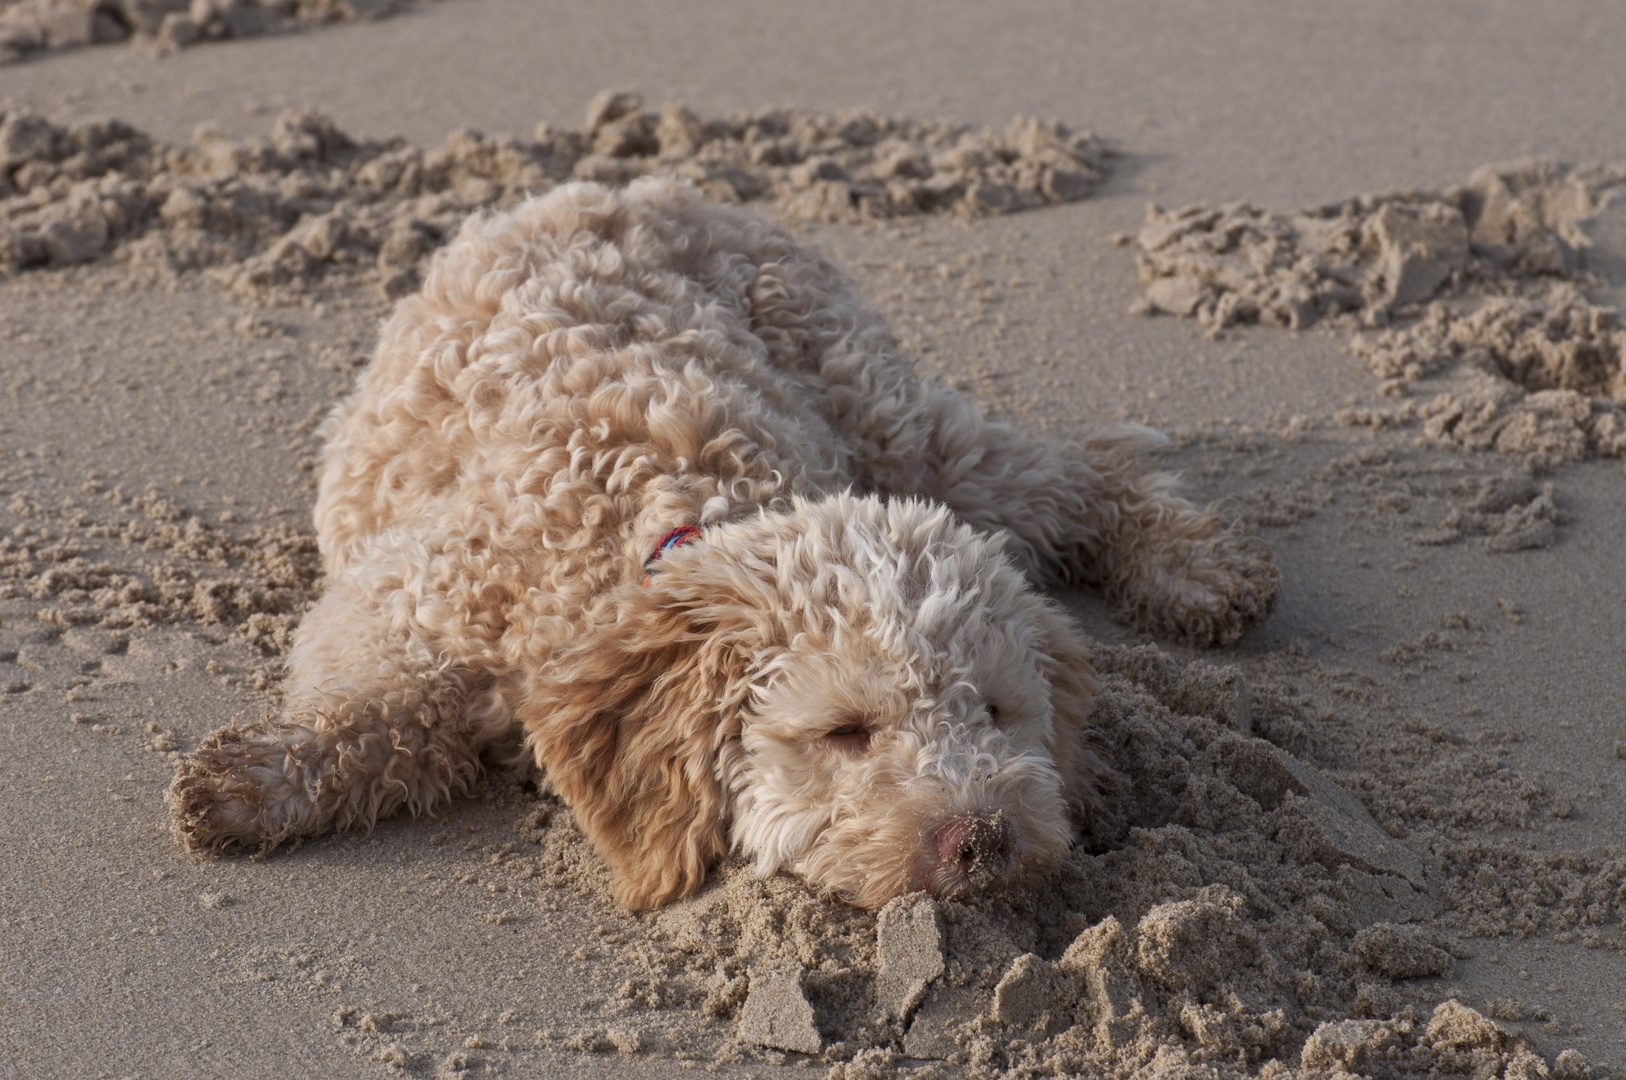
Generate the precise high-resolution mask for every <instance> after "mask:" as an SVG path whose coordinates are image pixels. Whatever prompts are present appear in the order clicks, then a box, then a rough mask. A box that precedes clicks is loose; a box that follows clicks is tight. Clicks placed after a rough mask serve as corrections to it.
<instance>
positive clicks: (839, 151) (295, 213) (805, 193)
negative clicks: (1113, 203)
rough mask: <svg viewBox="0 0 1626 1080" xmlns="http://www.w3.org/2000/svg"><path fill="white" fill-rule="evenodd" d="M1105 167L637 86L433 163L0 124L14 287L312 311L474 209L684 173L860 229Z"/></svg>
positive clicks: (742, 198)
mask: <svg viewBox="0 0 1626 1080" xmlns="http://www.w3.org/2000/svg"><path fill="white" fill-rule="evenodd" d="M1107 156H1108V155H1107V152H1106V151H1105V150H1104V149H1103V148H1102V146H1101V144H1100V143H1099V142H1098V141H1096V140H1095V139H1094V138H1093V137H1092V136H1090V135H1088V134H1075V133H1073V132H1071V131H1069V130H1068V129H1067V128H1066V127H1065V126H1063V125H1061V124H1059V123H1055V122H1047V123H1041V122H1039V121H1034V120H1023V119H1018V120H1015V121H1012V123H1011V124H1010V126H1008V127H1007V128H1006V129H1005V130H1003V131H992V130H988V129H983V130H973V129H970V128H967V127H965V126H964V125H961V124H957V123H954V122H952V121H946V120H938V121H931V122H917V121H913V120H905V119H897V118H890V117H883V116H879V115H876V114H873V113H869V112H862V111H858V112H849V113H839V114H836V115H834V116H827V115H821V114H815V113H809V112H805V111H801V110H795V109H783V110H771V111H767V112H760V113H752V114H742V115H736V116H731V117H728V118H726V119H717V120H703V119H701V118H700V117H698V116H696V115H695V114H693V113H692V112H690V111H689V110H687V109H684V108H682V107H681V106H677V105H669V106H667V107H666V108H665V109H663V110H662V111H661V112H660V113H658V114H657V113H652V112H644V111H643V110H642V103H641V101H640V99H639V98H638V96H637V95H636V94H632V93H628V92H617V93H609V92H607V93H604V94H600V95H599V96H598V97H597V98H595V99H594V100H593V103H592V105H591V107H590V109H589V110H588V117H587V123H586V126H585V127H583V128H582V129H581V130H579V131H559V132H555V131H553V130H552V129H551V128H549V127H547V126H546V125H542V126H541V127H539V128H538V129H537V131H536V133H535V137H534V138H533V139H530V140H521V139H512V138H487V137H485V136H483V135H481V134H479V133H478V132H473V131H467V130H465V131H459V132H456V133H454V134H453V135H452V136H451V137H449V138H448V139H447V141H446V142H445V143H444V144H442V145H441V146H439V147H437V148H435V149H433V150H429V151H424V150H421V149H418V148H417V147H413V146H409V145H407V144H406V143H405V142H403V141H401V140H399V139H396V140H391V141H387V142H376V141H368V140H359V139H356V138H353V137H351V136H350V135H348V134H346V133H345V132H343V131H340V130H339V129H338V128H336V127H335V126H334V125H333V123H332V122H331V121H330V120H328V119H327V118H326V117H324V116H322V115H320V114H318V113H315V112H311V111H307V110H295V111H290V112H286V113H284V114H283V115H282V116H281V117H279V118H278V119H277V121H276V123H275V126H274V127H273V129H272V131H271V134H270V137H269V138H260V139H248V140H242V141H239V140H234V139H231V138H228V137H226V136H224V135H222V134H220V133H219V132H218V131H215V130H211V129H208V128H204V129H201V130H200V131H199V132H198V134H197V137H196V141H195V144H194V145H192V146H189V147H170V146H162V145H159V144H156V143H154V142H153V140H151V139H149V138H148V137H147V136H145V135H143V134H142V133H141V132H139V131H136V130H135V129H134V128H132V127H130V126H129V125H127V124H123V123H120V122H118V121H101V122H92V123H86V124H81V125H78V126H76V127H73V128H63V127H60V126H57V125H54V124H52V123H50V122H49V121H48V120H46V119H45V118H43V117H40V116H33V115H25V114H12V115H9V116H6V117H4V118H3V120H0V273H5V272H16V271H18V270H22V269H26V268H28V267H32V266H42V265H44V266H63V265H73V264H76V263H85V262H91V261H94V260H97V259H101V258H104V257H106V256H108V255H117V257H119V258H121V259H124V260H125V261H127V262H128V263H129V264H131V265H133V266H137V267H148V268H152V269H155V270H157V271H160V272H164V273H178V272H184V271H188V270H195V269H201V268H209V269H211V270H212V272H213V273H214V274H215V275H216V276H218V277H220V278H221V279H223V280H224V281H225V282H226V283H227V284H228V285H230V286H231V287H232V288H234V289H235V290H237V291H239V292H242V293H245V294H248V295H251V296H259V297H268V298H295V297H307V296H308V295H309V293H310V290H311V289H312V288H313V287H315V286H317V285H319V284H321V283H322V282H324V281H325V280H327V279H329V278H333V279H335V282H337V281H338V280H350V281H353V280H356V279H362V280H367V281H371V282H373V283H375V284H376V285H377V287H378V288H380V289H381V290H382V291H383V292H384V293H385V294H386V295H388V296H398V295H402V294H404V293H406V292H408V291H410V290H411V289H412V288H414V287H416V285H417V281H418V268H419V266H420V264H421V262H422V260H423V259H424V257H425V256H426V255H427V254H428V253H429V252H430V251H431V250H433V249H434V248H436V247H438V246H439V245H440V244H441V243H442V242H443V241H444V240H445V239H446V238H447V237H449V236H450V234H451V233H452V232H453V231H454V230H455V229H456V228H457V226H458V225H459V224H460V223H461V222H462V221H463V220H464V218H466V217H467V216H468V215H469V214H470V213H471V212H473V211H475V210H478V209H482V208H487V207H492V206H501V205H504V204H507V203H512V202H515V201H517V200H519V199H521V198H523V197H524V196H525V195H527V194H534V193H538V192H542V191H546V190H548V189H549V188H551V187H553V186H554V185H555V184H558V183H561V182H564V181H567V180H570V179H591V180H598V181H601V182H606V183H625V182H626V181H629V180H631V179H633V178H635V177H638V176H643V175H647V174H651V173H663V174H670V175H675V176H679V177H682V178H684V179H688V180H691V181H693V182H694V183H695V184H697V185H698V186H699V187H700V188H701V189H702V190H704V192H705V193H706V196H707V197H708V198H711V199H714V200H717V201H722V202H751V201H765V202H770V203H772V204H773V205H774V207H775V208H776V209H777V210H778V211H779V212H780V213H781V214H783V215H785V216H786V217H790V218H795V219H799V220H806V221H861V220H872V219H879V218H889V217H896V216H899V215H908V214H925V213H949V214H961V215H977V214H996V213H1007V212H1011V211H1016V210H1024V209H1029V208H1032V207H1037V206H1043V205H1046V204H1048V203H1053V202H1063V201H1068V200H1074V199H1081V198H1083V197H1084V196H1085V195H1086V194H1087V193H1088V192H1089V190H1090V188H1091V187H1092V186H1093V184H1094V183H1095V181H1096V180H1097V179H1099V177H1100V176H1101V175H1102V171H1103V169H1104V167H1105V162H1106V160H1107Z"/></svg>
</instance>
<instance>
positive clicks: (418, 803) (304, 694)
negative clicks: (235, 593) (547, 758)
mask: <svg viewBox="0 0 1626 1080" xmlns="http://www.w3.org/2000/svg"><path fill="white" fill-rule="evenodd" d="M354 569H355V568H352V571H353V570H354ZM391 577H392V575H390V574H388V573H385V574H379V573H377V572H374V573H371V574H369V573H367V572H365V571H363V572H354V573H353V572H349V571H347V572H346V573H345V574H344V575H341V576H340V577H339V578H338V579H337V580H335V581H334V582H333V583H332V584H331V585H330V586H329V588H328V591H327V593H326V594H325V595H324V596H323V597H322V600H321V602H320V603H318V604H317V606H316V607H315V608H313V609H312V610H311V611H310V613H309V614H307V615H306V616H305V619H304V621H303V622H302V623H301V624H300V628H299V633H298V636H297V638H296V641H295V646H294V649H293V651H292V653H291V654H290V655H289V658H288V667H289V677H288V682H287V684H286V687H285V705H284V708H283V712H282V715H281V717H280V718H279V719H277V720H275V721H255V722H252V723H249V724H246V725H242V726H233V727H227V728H221V729H220V730H219V731H216V732H215V733H214V734H212V735H210V736H209V737H208V738H206V739H205V740H204V741H203V743H202V744H201V745H200V746H199V747H198V749H197V750H196V752H194V753H193V754H191V755H190V756H189V757H187V758H186V759H185V760H184V761H183V762H182V763H181V766H180V769H179V771H178V772H177V775H176V777H175V780H174V782H173V784H172V785H171V787H170V791H169V807H170V813H171V816H172V818H173V821H174V825H175V828H176V831H177V833H178V834H179V835H180V837H181V838H182V839H183V840H184V841H185V842H186V843H187V845H188V846H190V847H192V848H194V849H196V850H203V851H220V850H226V849H232V848H259V849H261V850H264V849H268V848H270V847H273V846H275V845H276V844H278V843H280V842H281V841H283V840H285V839H288V838H290V837H294V836H304V835H312V834H316V833H321V832H325V831H327V830H328V829H331V828H346V827H349V826H352V825H360V826H363V827H369V828H370V827H371V826H372V824H373V822H374V821H375V820H377V819H378V818H380V817H385V816H388V815H390V814H393V813H395V812H396V811H398V810H400V809H401V808H403V807H406V808H408V809H410V810H412V811H413V812H414V813H422V812H426V811H430V810H433V809H436V808H438V807H439V806H441V805H443V804H444V803H445V802H447V801H448V800H449V799H450V798H451V797H452V796H454V795H460V794H466V793H467V791H468V789H469V786H470V784H471V783H472V781H473V780H474V779H475V777H476V776H477V775H478V774H479V771H480V753H481V751H482V750H483V749H484V748H486V747H487V746H489V745H490V744H491V743H492V742H493V741H495V740H496V739H498V738H501V737H502V735H503V734H504V733H505V731H506V730H507V729H509V728H511V726H512V725H511V723H510V721H509V720H508V718H507V715H506V713H507V710H506V709H505V708H503V702H502V699H501V695H500V694H499V693H497V692H496V690H495V689H494V687H493V685H492V680H491V679H490V678H489V677H487V676H482V675H479V674H478V673H477V672H476V671H475V670H474V669H472V668H471V667H469V666H466V665H465V666H461V667H459V666H455V665H454V664H453V663H452V662H451V661H449V660H448V659H446V657H445V656H444V655H443V654H442V653H441V651H440V650H438V649H436V648H432V647H431V640H430V639H429V638H428V637H427V635H426V634H425V631H424V627H423V626H422V625H421V623H420V622H419V620H418V619H416V618H415V617H414V615H413V608H414V606H415V605H414V604H413V603H412V600H411V598H410V595H409V593H408V590H407V589H405V588H402V587H401V585H402V583H401V582H399V581H398V580H396V581H393V582H392V581H391V580H390V579H391ZM397 577H398V576H397ZM392 586H393V587H392ZM416 606H421V605H416Z"/></svg>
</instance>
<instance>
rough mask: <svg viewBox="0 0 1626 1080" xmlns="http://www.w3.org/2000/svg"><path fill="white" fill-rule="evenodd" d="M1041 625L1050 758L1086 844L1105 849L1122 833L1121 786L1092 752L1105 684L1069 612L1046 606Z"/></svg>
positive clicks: (1112, 773) (1040, 619)
mask: <svg viewBox="0 0 1626 1080" xmlns="http://www.w3.org/2000/svg"><path fill="white" fill-rule="evenodd" d="M1039 625H1040V626H1041V627H1042V628H1043V630H1044V642H1043V644H1042V646H1041V648H1042V649H1043V651H1044V653H1045V657H1046V659H1045V661H1044V663H1043V664H1042V665H1041V666H1042V669H1043V671H1044V674H1045V678H1046V679H1047V680H1048V681H1049V683H1050V707H1051V710H1052V713H1053V719H1052V723H1053V725H1054V730H1055V740H1056V743H1055V746H1054V747H1053V748H1052V750H1051V753H1052V756H1053V757H1054V758H1055V762H1056V770H1057V771H1058V772H1060V773H1061V787H1062V795H1063V796H1064V797H1065V798H1066V800H1067V808H1068V810H1070V811H1071V812H1072V815H1073V821H1074V824H1075V825H1077V827H1078V831H1079V833H1080V834H1081V836H1082V837H1083V839H1084V841H1085V842H1086V843H1087V844H1090V845H1091V846H1094V845H1096V844H1100V843H1105V842H1106V841H1109V840H1111V839H1113V838H1114V837H1115V836H1116V835H1117V833H1118V831H1119V823H1118V820H1117V819H1118V817H1119V816H1120V815H1119V814H1118V813H1117V812H1116V802H1117V797H1118V794H1119V789H1120V787H1121V781H1120V779H1119V777H1118V775H1117V773H1115V772H1113V770H1112V769H1111V768H1110V767H1109V766H1108V765H1107V764H1106V763H1105V762H1103V761H1102V760H1101V759H1100V758H1099V757H1097V756H1096V753H1095V751H1094V750H1093V749H1092V748H1091V746H1090V741H1089V726H1088V725H1089V719H1090V713H1091V711H1092V710H1093V709H1094V708H1095V697H1096V694H1097V693H1099V692H1100V689H1101V684H1100V682H1099V681H1098V680H1097V679H1096V677H1095V668H1094V666H1093V665H1091V663H1090V657H1089V650H1088V647H1087V646H1086V645H1085V642H1084V635H1083V634H1082V633H1081V632H1080V631H1079V629H1078V628H1077V627H1076V626H1075V625H1074V624H1073V620H1072V619H1071V618H1070V617H1069V616H1068V615H1067V613H1066V612H1064V611H1063V610H1062V609H1061V608H1060V607H1059V606H1057V605H1056V604H1054V603H1053V602H1051V601H1048V600H1047V601H1045V603H1044V609H1043V614H1042V615H1041V616H1040V618H1039Z"/></svg>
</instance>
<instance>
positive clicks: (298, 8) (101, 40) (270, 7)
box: [0, 0, 404, 64]
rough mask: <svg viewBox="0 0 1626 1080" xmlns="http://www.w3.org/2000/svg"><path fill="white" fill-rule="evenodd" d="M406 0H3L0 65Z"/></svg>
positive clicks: (179, 44) (180, 43)
mask: <svg viewBox="0 0 1626 1080" xmlns="http://www.w3.org/2000/svg"><path fill="white" fill-rule="evenodd" d="M403 3H404V0H99V2H94V3H87V2H85V0H0V64H5V63H9V62H13V61H17V60H21V59H22V58H23V57H25V56H27V55H29V54H30V53H36V52H39V51H41V50H45V49H71V48H76V47H78V46H80V45H105V44H110V43H114V42H120V41H129V42H131V43H133V44H136V45H138V46H147V47H149V48H153V49H156V50H158V51H170V50H174V49H181V48H185V47H186V46H188V45H195V44H197V43H199V42H202V41H213V40H218V39H221V38H241V37H255V36H258V35H260V34H276V33H283V32H286V31H288V30H294V29H298V28H300V27H305V26H311V25H316V24H320V23H331V22H357V21H360V20H369V19H381V18H383V17H385V16H386V15H389V14H391V13H393V12H394V11H396V10H397V9H398V8H400V7H401V6H402V4H403Z"/></svg>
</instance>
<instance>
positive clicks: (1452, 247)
mask: <svg viewBox="0 0 1626 1080" xmlns="http://www.w3.org/2000/svg"><path fill="white" fill-rule="evenodd" d="M1623 184H1626V168H1622V167H1618V166H1617V167H1611V168H1604V167H1585V168H1567V167H1564V166H1561V165H1558V164H1555V163H1553V162H1550V161H1525V162H1518V163H1514V164H1511V165H1502V166H1487V167H1485V168H1482V169H1479V170H1478V171H1476V172H1475V173H1474V174H1473V175H1472V176H1470V177H1469V179H1468V182H1467V183H1466V184H1465V185H1463V186H1462V187H1457V188H1451V189H1448V190H1446V191H1444V192H1401V193H1391V194H1385V195H1361V196H1358V197H1357V198H1354V199H1350V200H1347V201H1345V202H1342V203H1337V204H1333V205H1330V206H1324V207H1319V208H1317V209H1314V210H1309V211H1305V212H1302V213H1299V214H1276V213H1271V212H1267V211H1263V210H1259V209H1256V208H1254V207H1251V206H1247V205H1245V204H1234V205H1230V206H1225V207H1221V208H1213V207H1209V206H1206V205H1202V204H1198V205H1195V206H1190V207H1186V208H1185V209H1182V210H1177V211H1164V210H1161V209H1159V208H1157V207H1152V208H1150V209H1149V210H1148V212H1147V220H1146V225H1145V227H1144V228H1142V229H1141V231H1140V233H1139V234H1138V235H1137V236H1136V237H1135V238H1134V241H1135V243H1136V245H1137V249H1138V250H1137V254H1136V261H1137V266H1138V269H1139V274H1140V277H1141V280H1142V282H1143V283H1144V284H1145V287H1146V296H1145V299H1144V300H1143V301H1142V303H1141V305H1140V306H1139V308H1138V309H1137V310H1139V311H1141V312H1143V313H1147V314H1151V313H1157V312H1161V313H1166V314H1171V315H1179V316H1189V317H1193V318H1196V319H1198V320H1199V321H1200V322H1201V323H1202V324H1203V325H1204V326H1205V327H1207V328H1208V329H1209V331H1210V332H1211V333H1218V332H1220V331H1223V330H1224V329H1225V328H1227V327H1230V326H1235V325H1242V324H1252V323H1257V324H1260V325H1266V326H1282V327H1288V328H1292V329H1295V330H1297V329H1304V328H1308V327H1311V326H1321V327H1325V328H1330V329H1334V330H1339V331H1353V332H1356V333H1355V336H1354V337H1353V339H1352V342H1351V348H1352V351H1354V352H1355V353H1356V355H1358V356H1361V357H1363V358H1365V359H1366V360H1367V361H1368V363H1369V365H1370V366H1371V368H1372V370H1373V372H1374V373H1375V374H1376V375H1377V376H1378V377H1379V378H1381V379H1383V380H1384V384H1383V389H1384V391H1385V393H1387V394H1390V395H1391V396H1395V397H1405V396H1407V395H1408V394H1409V393H1410V388H1411V386H1412V384H1415V383H1417V382H1418V381H1420V380H1422V379H1424V378H1427V377H1430V376H1434V375H1440V374H1446V373H1453V372H1459V371H1472V372H1477V373H1479V374H1482V375H1483V376H1484V378H1483V379H1481V380H1479V381H1478V382H1477V383H1475V384H1474V385H1473V386H1471V387H1470V388H1468V389H1467V390H1453V391H1450V392H1447V393H1446V394H1444V395H1441V396H1438V397H1436V398H1435V399H1434V400H1432V401H1430V402H1428V403H1427V404H1421V405H1419V404H1416V403H1409V405H1408V407H1407V408H1405V409H1402V410H1395V411H1386V410H1364V411H1357V410H1350V411H1348V412H1346V413H1345V414H1342V415H1341V419H1343V420H1344V421H1345V422H1347V423H1352V424H1371V425H1373V426H1409V425H1412V424H1415V423H1422V424H1423V426H1424V430H1425V435H1426V437H1427V438H1428V439H1429V440H1430V441H1433V442H1437V443H1441V444H1445V445H1454V446H1460V447H1464V448H1471V449H1497V450H1502V451H1506V452H1510V453H1520V454H1526V455H1532V454H1534V455H1540V456H1541V457H1543V458H1544V459H1547V460H1558V461H1562V460H1575V459H1578V458H1583V457H1589V456H1593V455H1610V456H1618V455H1620V454H1621V453H1622V451H1623V449H1626V413H1623V411H1622V409H1621V407H1620V405H1619V403H1620V402H1622V401H1626V332H1623V331H1622V330H1621V329H1620V328H1619V326H1618V323H1617V316H1616V312H1615V311H1614V310H1613V309H1610V308H1605V307H1601V306H1598V305H1595V304H1592V303H1591V302H1589V301H1588V300H1587V298H1586V296H1585V295H1584V293H1583V292H1582V291H1581V289H1580V288H1579V287H1578V286H1579V285H1582V284H1585V283H1586V282H1587V281H1588V280H1589V279H1588V278H1587V275H1586V274H1585V250H1586V247H1587V238H1586V235H1585V234H1584V232H1582V230H1581V228H1580V225H1581V223H1582V222H1584V221H1585V220H1586V219H1587V218H1589V217H1591V216H1592V215H1594V214H1595V213H1596V212H1597V211H1598V210H1599V209H1600V208H1601V207H1602V206H1603V205H1604V203H1605V202H1606V200H1607V199H1608V198H1609V197H1610V195H1611V194H1612V193H1614V192H1615V191H1616V190H1618V189H1619V188H1620V187H1621V186H1622V185H1623Z"/></svg>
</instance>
